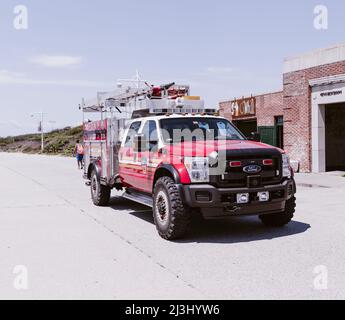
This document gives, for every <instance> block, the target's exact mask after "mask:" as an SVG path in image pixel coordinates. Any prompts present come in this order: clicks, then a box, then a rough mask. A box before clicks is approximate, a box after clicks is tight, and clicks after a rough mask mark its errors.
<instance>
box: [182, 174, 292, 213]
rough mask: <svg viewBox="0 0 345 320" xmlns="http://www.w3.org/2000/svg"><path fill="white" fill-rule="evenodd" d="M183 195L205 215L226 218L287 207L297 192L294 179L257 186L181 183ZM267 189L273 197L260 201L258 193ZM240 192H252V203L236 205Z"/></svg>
mask: <svg viewBox="0 0 345 320" xmlns="http://www.w3.org/2000/svg"><path fill="white" fill-rule="evenodd" d="M180 189H181V193H182V196H183V198H184V201H185V202H186V204H187V205H188V206H189V207H191V208H200V209H201V212H202V214H203V216H204V217H205V218H210V219H212V218H224V217H231V216H239V215H262V214H269V213H279V212H283V211H284V210H285V202H286V201H287V200H288V199H290V198H291V197H293V196H294V194H295V193H296V185H295V182H294V180H293V179H289V180H286V181H284V182H283V183H281V184H278V185H271V186H264V187H258V188H216V187H214V186H212V185H208V184H202V185H182V186H180ZM263 191H268V192H269V193H270V200H269V201H267V202H260V201H259V200H258V199H257V193H258V192H263ZM238 193H249V194H250V202H249V203H247V204H237V203H236V195H237V194H238Z"/></svg>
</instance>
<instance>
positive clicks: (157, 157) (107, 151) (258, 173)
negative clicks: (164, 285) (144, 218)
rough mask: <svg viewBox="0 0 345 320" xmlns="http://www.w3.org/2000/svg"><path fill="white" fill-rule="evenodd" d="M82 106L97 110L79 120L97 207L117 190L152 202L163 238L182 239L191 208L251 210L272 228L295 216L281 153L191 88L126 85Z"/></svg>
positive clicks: (231, 213)
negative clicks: (253, 137) (191, 93)
mask: <svg viewBox="0 0 345 320" xmlns="http://www.w3.org/2000/svg"><path fill="white" fill-rule="evenodd" d="M128 90H129V89H128ZM143 102H145V103H143ZM138 104H140V106H139V107H138ZM128 109H129V110H128ZM83 110H84V112H92V110H93V111H96V112H101V114H102V119H101V120H99V121H94V122H89V121H85V122H84V145H85V161H86V163H85V172H84V177H85V179H87V181H88V185H90V187H91V197H92V201H93V203H94V204H95V205H97V206H105V205H107V204H108V203H109V200H110V194H111V189H113V188H115V189H117V190H122V191H123V195H122V196H123V197H125V198H127V199H129V200H132V201H136V202H139V203H141V204H143V205H146V206H149V207H152V209H153V217H154V222H155V225H156V228H157V230H158V233H159V235H160V236H161V237H162V238H164V239H167V240H173V239H176V238H179V237H182V236H183V235H184V234H185V233H186V231H187V229H188V226H189V225H190V221H191V218H192V216H193V215H194V214H201V215H202V216H203V217H204V218H205V219H223V218H230V217H238V216H246V215H256V216H259V218H260V219H261V221H262V222H263V223H264V224H265V225H268V226H273V227H281V226H284V225H286V224H287V223H289V222H290V221H291V219H292V218H293V214H294V212H295V200H296V199H295V193H296V185H295V182H294V177H293V171H292V169H291V167H290V164H289V158H288V156H287V155H286V154H285V152H284V151H283V150H280V149H277V148H275V147H272V146H269V145H266V144H263V143H260V142H257V141H250V140H247V139H246V138H245V137H244V136H243V134H242V133H241V132H239V131H238V129H237V128H236V127H235V126H234V125H233V124H232V123H231V122H229V121H228V120H227V119H225V118H222V117H220V116H219V115H217V113H216V110H212V109H207V108H205V107H204V103H203V101H202V100H201V99H200V98H199V97H192V96H189V87H188V86H176V85H175V84H169V85H166V86H160V87H157V88H154V87H149V88H148V89H147V90H139V89H136V90H134V91H131V90H129V91H128V92H127V93H126V94H120V95H117V96H116V97H114V96H112V97H107V98H106V99H104V103H103V104H102V103H98V104H97V105H93V106H90V105H89V106H86V105H85V103H84V104H83ZM105 114H108V116H106V115H105ZM129 114H130V118H129V116H128V115H129ZM121 129H122V130H121Z"/></svg>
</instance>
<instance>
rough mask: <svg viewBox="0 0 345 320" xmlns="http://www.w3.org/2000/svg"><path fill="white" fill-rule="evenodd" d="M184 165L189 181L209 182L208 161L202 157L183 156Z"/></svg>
mask: <svg viewBox="0 0 345 320" xmlns="http://www.w3.org/2000/svg"><path fill="white" fill-rule="evenodd" d="M184 165H185V166H186V169H187V171H188V174H189V177H190V180H191V182H209V180H210V178H209V162H208V158H204V157H185V158H184Z"/></svg>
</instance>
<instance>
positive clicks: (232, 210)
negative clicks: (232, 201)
mask: <svg viewBox="0 0 345 320" xmlns="http://www.w3.org/2000/svg"><path fill="white" fill-rule="evenodd" d="M225 210H226V211H227V212H231V213H236V212H237V211H239V210H241V207H237V206H232V207H226V208H225Z"/></svg>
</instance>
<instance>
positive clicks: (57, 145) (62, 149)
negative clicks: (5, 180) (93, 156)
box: [0, 126, 83, 156]
mask: <svg viewBox="0 0 345 320" xmlns="http://www.w3.org/2000/svg"><path fill="white" fill-rule="evenodd" d="M82 137H83V129H82V126H79V127H75V128H70V127H67V128H64V129H59V130H54V131H51V132H49V133H46V134H45V137H44V146H45V150H44V154H55V155H64V156H71V155H72V153H73V150H74V146H75V143H76V141H77V140H78V139H79V140H82ZM0 151H4V152H23V153H31V154H33V153H41V135H40V134H26V135H21V136H15V137H6V138H0Z"/></svg>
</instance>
